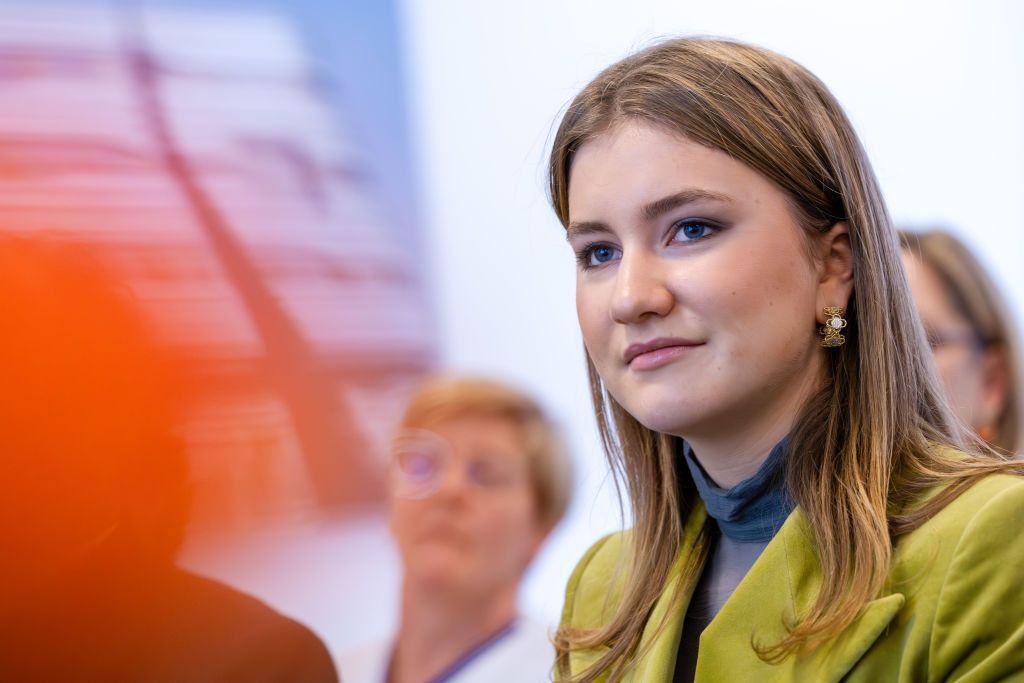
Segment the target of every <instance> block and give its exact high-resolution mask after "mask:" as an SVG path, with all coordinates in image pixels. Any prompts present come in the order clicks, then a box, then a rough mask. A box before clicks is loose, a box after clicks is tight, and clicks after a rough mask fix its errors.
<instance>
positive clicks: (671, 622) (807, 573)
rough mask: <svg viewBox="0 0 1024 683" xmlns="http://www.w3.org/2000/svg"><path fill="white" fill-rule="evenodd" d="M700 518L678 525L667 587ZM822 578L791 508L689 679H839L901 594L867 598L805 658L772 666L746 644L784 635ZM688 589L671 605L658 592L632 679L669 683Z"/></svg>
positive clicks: (703, 642)
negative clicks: (679, 534) (859, 609)
mask: <svg viewBox="0 0 1024 683" xmlns="http://www.w3.org/2000/svg"><path fill="white" fill-rule="evenodd" d="M706 519H707V513H706V511H705V510H704V506H703V504H702V503H700V502H698V503H697V507H696V508H695V509H694V510H693V512H692V513H691V514H690V515H689V517H688V519H687V522H686V525H685V527H684V534H683V542H682V544H681V546H680V552H679V556H678V557H677V559H676V563H675V565H674V566H673V569H672V574H671V576H670V579H669V584H668V585H669V586H671V585H673V583H674V581H675V580H676V579H677V578H678V577H679V575H680V573H681V572H682V570H683V567H684V561H685V559H686V558H687V557H688V556H689V555H690V553H691V552H693V549H694V546H695V544H696V541H697V538H698V535H699V533H700V530H701V528H702V526H703V525H704V522H705V520H706ZM821 581H822V577H821V567H820V565H819V563H818V559H817V554H816V552H815V550H814V543H813V535H812V532H811V529H810V526H809V525H808V523H807V520H806V518H805V516H804V514H803V512H802V511H801V510H800V508H797V509H796V510H794V511H793V513H792V514H791V515H790V516H789V518H788V519H787V520H786V523H785V524H784V525H783V526H782V528H781V529H780V530H779V533H778V534H777V535H776V536H775V538H774V539H772V541H771V542H770V543H769V544H768V546H767V547H766V548H765V549H764V552H762V553H761V556H760V557H759V558H758V559H757V561H756V562H755V563H754V565H753V566H752V567H751V568H750V571H749V572H748V573H747V575H746V576H745V577H744V578H743V580H742V581H741V582H740V584H739V586H737V587H736V591H735V592H734V593H733V594H732V596H731V597H730V598H729V600H728V601H726V603H725V605H724V606H723V607H722V609H721V611H720V612H719V613H718V615H716V617H715V618H714V620H712V622H711V624H710V625H709V626H708V627H707V629H706V630H705V631H704V633H703V634H702V635H701V638H700V650H699V654H698V657H697V675H696V679H697V680H698V681H717V680H764V681H769V680H770V681H805V680H814V681H838V680H840V679H842V678H843V676H845V675H846V674H847V673H848V672H849V671H850V669H852V668H853V666H854V665H855V664H856V663H857V661H858V660H859V659H860V658H861V657H862V656H863V655H864V654H865V653H866V652H867V651H868V649H869V648H870V647H871V646H872V644H874V642H875V641H876V640H877V639H878V637H879V636H880V635H882V633H883V632H884V631H885V629H886V627H887V626H888V624H889V622H890V621H892V619H893V618H894V617H895V616H896V614H897V613H898V612H899V611H900V609H901V608H902V607H903V604H904V602H905V599H904V597H903V595H901V594H899V593H893V594H890V595H887V596H885V597H881V598H879V599H877V600H873V601H872V602H870V603H868V604H867V606H866V607H865V609H864V610H863V612H862V613H861V615H860V616H859V617H858V618H857V619H856V620H855V621H854V622H853V623H852V624H850V625H849V626H848V627H847V628H846V629H845V630H843V632H842V633H840V634H839V635H838V636H836V637H835V638H833V639H832V641H830V642H829V643H826V644H824V645H822V646H821V647H819V648H818V649H816V650H814V651H812V652H810V653H806V654H801V655H795V656H789V657H787V658H786V659H784V660H782V661H781V662H780V663H778V664H771V663H768V662H765V661H763V660H761V659H760V658H759V657H758V656H757V653H756V652H754V650H753V649H752V647H751V643H752V642H757V643H763V644H771V643H774V642H778V641H779V640H781V639H782V637H783V636H784V635H785V633H786V631H785V626H784V624H785V623H793V621H795V618H796V615H798V614H803V613H804V612H805V611H806V610H807V609H808V608H809V607H810V606H811V604H813V601H814V598H815V596H816V595H817V591H818V589H819V587H820V586H821ZM695 585H696V581H690V582H688V585H687V586H685V587H683V588H682V593H683V594H682V595H681V596H679V598H678V600H673V596H672V591H670V590H665V591H663V592H662V595H661V597H660V599H659V600H658V602H657V603H656V605H655V607H654V610H653V612H652V614H651V619H650V620H649V621H648V626H647V630H645V632H644V636H643V639H642V641H641V648H644V647H645V646H646V647H649V649H648V650H647V653H646V655H644V656H643V657H642V658H641V660H640V661H639V662H638V664H637V668H636V670H635V673H634V676H633V680H635V681H644V682H645V683H646V682H648V681H650V682H652V683H657V682H659V681H665V682H666V683H671V681H672V676H673V673H674V670H675V656H676V651H677V649H678V646H679V637H680V633H681V629H682V623H683V616H684V615H685V614H686V608H687V607H688V605H689V602H690V598H691V597H692V595H693V590H694V587H695ZM673 603H675V604H673ZM666 614H668V615H669V616H668V621H667V622H666V623H665V628H663V629H662V630H661V632H660V633H658V632H657V630H656V629H657V626H658V625H659V624H660V623H661V620H662V618H663V617H664V616H665V615H666Z"/></svg>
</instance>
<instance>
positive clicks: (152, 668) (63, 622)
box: [0, 542, 338, 683]
mask: <svg viewBox="0 0 1024 683" xmlns="http://www.w3.org/2000/svg"><path fill="white" fill-rule="evenodd" d="M0 633H2V635H3V637H2V638H0V679H2V680H3V681H18V683H34V682H36V681H38V682H40V683H42V682H44V681H45V682H47V683H49V682H52V681H90V682H91V681H96V682H100V681H102V682H103V683H129V682H131V683H136V682H144V683H180V682H182V681H188V682H189V683H293V682H294V683H336V682H337V680H338V674H337V672H336V670H335V667H334V663H333V661H332V660H331V657H330V655H329V654H328V652H327V648H325V647H324V645H323V643H322V642H321V641H320V639H319V638H317V637H316V636H315V635H314V634H313V632H312V631H310V630H309V629H308V628H306V627H305V626H303V625H301V624H299V623H297V622H295V621H293V620H292V619H289V618H287V617H285V616H283V615H281V614H279V613H278V612H276V611H274V610H273V609H271V608H270V607H268V606H267V605H266V604H264V603H263V602H261V601H260V600H257V599H256V598H254V597H252V596H250V595H246V594H245V593H242V592H241V591H238V590H235V589H234V588H231V587H230V586H227V585H225V584H223V583H220V582H219V581H214V580H212V579H208V578H204V577H201V576H199V575H197V574H193V573H191V572H188V571H185V570H183V569H181V568H179V567H177V566H175V565H174V564H172V563H171V562H165V561H155V560H152V559H151V558H148V557H145V556H143V555H141V554H139V553H136V552H134V550H133V548H132V547H131V546H130V545H122V544H119V543H116V542H109V543H106V544H105V545H104V546H103V547H102V548H101V549H100V550H99V551H98V552H96V553H94V554H93V556H92V557H90V558H89V559H88V560H87V561H86V562H84V563H83V564H82V565H81V566H79V567H77V568H76V571H75V572H73V573H72V574H70V575H68V576H66V577H64V578H63V579H61V580H55V581H54V582H53V583H52V585H51V586H50V587H49V590H47V591H46V593H45V595H40V596H39V599H37V600H33V601H32V602H31V604H28V605H26V606H25V608H24V609H22V610H20V611H18V612H17V613H13V614H12V613H8V614H2V615H0Z"/></svg>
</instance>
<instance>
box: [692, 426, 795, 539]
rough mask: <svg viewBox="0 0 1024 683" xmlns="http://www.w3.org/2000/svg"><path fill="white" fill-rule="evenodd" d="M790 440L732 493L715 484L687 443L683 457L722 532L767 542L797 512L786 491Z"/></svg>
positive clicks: (777, 449) (733, 488) (775, 449)
mask: <svg viewBox="0 0 1024 683" xmlns="http://www.w3.org/2000/svg"><path fill="white" fill-rule="evenodd" d="M788 441H789V440H788V439H783V440H782V441H781V442H779V444H778V445H776V446H775V448H773V449H772V452H771V453H770V454H769V455H768V458H767V459H766V460H765V461H764V462H763V463H761V467H760V469H758V470H757V472H756V473H755V474H754V476H752V477H750V478H749V479H744V480H743V481H741V482H740V483H739V484H736V486H733V487H732V488H731V489H728V490H726V489H723V488H719V487H718V486H716V485H715V483H714V482H713V481H711V478H710V477H709V476H708V475H707V472H705V471H704V468H703V467H701V466H700V463H699V462H697V459H696V458H695V457H694V454H693V449H692V448H690V445H689V444H687V443H685V442H684V444H683V449H682V450H683V457H684V459H685V460H686V466H687V467H688V468H689V469H690V475H691V476H692V477H693V483H694V484H695V485H696V487H697V493H699V494H700V497H701V499H702V500H703V501H704V507H705V508H707V511H708V514H709V515H710V516H711V517H713V518H714V520H715V521H716V522H717V523H718V528H719V529H720V530H721V531H722V533H723V534H725V535H726V536H728V537H729V538H731V539H733V540H734V541H738V542H741V543H754V542H756V543H767V542H768V541H770V540H772V538H773V537H774V536H775V534H776V533H777V532H778V531H779V529H781V528H782V525H783V524H784V523H785V521H786V518H787V517H789V513H790V512H792V511H793V508H794V507H795V503H794V502H793V500H792V499H791V498H790V497H789V492H788V491H787V490H786V485H785V482H784V481H783V468H782V464H783V461H784V459H785V454H786V446H787V445H788Z"/></svg>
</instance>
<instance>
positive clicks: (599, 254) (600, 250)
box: [590, 247, 615, 263]
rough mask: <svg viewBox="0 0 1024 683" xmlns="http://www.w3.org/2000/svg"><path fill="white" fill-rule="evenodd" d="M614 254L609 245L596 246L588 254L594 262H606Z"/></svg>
mask: <svg viewBox="0 0 1024 683" xmlns="http://www.w3.org/2000/svg"><path fill="white" fill-rule="evenodd" d="M614 256H615V250H614V249H612V248H611V247H596V248H595V249H594V251H592V252H591V254H590V257H591V260H592V261H594V262H596V263H607V262H608V261H611V260H612V258H613V257H614Z"/></svg>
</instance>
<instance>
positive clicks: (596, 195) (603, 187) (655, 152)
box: [569, 121, 785, 221]
mask: <svg viewBox="0 0 1024 683" xmlns="http://www.w3.org/2000/svg"><path fill="white" fill-rule="evenodd" d="M685 189H700V190H705V191H708V192H709V193H714V194H721V195H725V196H727V197H729V198H730V199H731V200H733V201H735V202H737V203H740V204H759V203H763V202H767V201H771V202H773V203H777V204H780V205H782V204H785V195H784V194H783V193H782V191H781V190H779V189H778V188H776V187H775V185H774V184H773V183H772V182H771V181H770V180H769V179H768V178H766V177H764V176H763V175H761V174H760V173H758V172H757V171H755V170H754V169H752V168H750V167H749V166H747V165H746V164H744V163H742V162H740V161H737V160H736V159H733V158H732V157H730V156H729V155H728V154H726V153H725V152H722V151H721V150H717V149H712V148H710V147H705V146H704V145H701V144H698V143H696V142H693V141H692V140H689V139H688V138H686V137H684V136H682V135H678V134H674V133H671V132H669V131H666V130H664V129H662V128H659V127H656V126H652V125H650V124H646V123H643V122H637V121H626V122H622V123H620V124H618V125H616V126H613V127H612V128H610V129H609V130H607V131H605V132H603V133H601V134H599V135H597V136H596V137H594V138H592V139H590V140H588V141H587V142H586V143H584V144H583V145H582V146H581V147H580V149H579V150H577V152H576V154H575V156H574V157H573V163H572V167H571V169H570V175H569V214H570V220H572V221H580V220H594V219H598V218H601V219H604V218H606V217H607V216H608V215H609V214H616V213H623V212H627V211H628V212H633V213H635V212H636V211H638V210H639V208H640V207H642V206H644V205H645V204H647V203H649V202H651V201H654V200H656V199H658V198H660V197H663V196H666V195H669V194H673V193H677V192H679V191H681V190H685Z"/></svg>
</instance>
